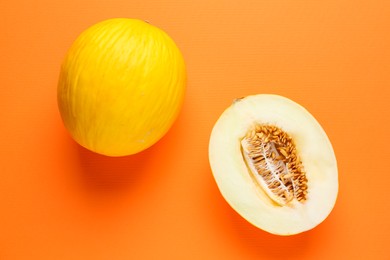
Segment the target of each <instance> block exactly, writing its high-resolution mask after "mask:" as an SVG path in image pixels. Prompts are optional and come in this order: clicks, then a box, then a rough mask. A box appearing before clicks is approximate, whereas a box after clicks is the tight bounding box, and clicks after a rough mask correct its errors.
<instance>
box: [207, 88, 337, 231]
mask: <svg viewBox="0 0 390 260" xmlns="http://www.w3.org/2000/svg"><path fill="white" fill-rule="evenodd" d="M209 161H210V166H211V170H212V172H213V176H214V178H215V181H216V183H217V185H218V188H219V190H220V192H221V193H222V195H223V197H224V198H225V199H226V201H227V202H228V203H229V204H230V205H231V207H232V208H233V209H234V210H236V211H237V212H238V213H239V214H240V215H241V216H242V217H243V218H245V219H246V220H247V221H249V222H250V223H252V224H253V225H255V226H256V227H258V228H260V229H262V230H265V231H267V232H269V233H272V234H277V235H293V234H298V233H301V232H304V231H307V230H310V229H312V228H314V227H315V226H317V225H318V224H320V223H321V222H322V221H324V220H325V219H326V217H327V216H328V215H329V214H330V212H331V211H332V209H333V207H334V205H335V202H336V198H337V194H338V171H337V162H336V157H335V154H334V151H333V148H332V145H331V143H330V141H329V138H328V136H327V135H326V133H325V131H324V130H323V128H322V127H321V126H320V124H319V123H318V122H317V120H316V119H315V118H314V117H313V116H312V115H311V114H310V113H309V112H308V111H307V110H306V109H305V108H303V107H302V106H301V105H299V104H297V103H295V102H294V101H292V100H290V99H288V98H285V97H282V96H278V95H270V94H260V95H253V96H248V97H245V98H241V99H237V100H236V101H234V102H233V104H232V105H231V106H230V107H229V108H227V109H226V110H225V111H224V112H223V113H222V115H221V116H220V118H219V119H218V120H217V122H216V124H215V125H214V128H213V130H212V133H211V136H210V143H209Z"/></svg>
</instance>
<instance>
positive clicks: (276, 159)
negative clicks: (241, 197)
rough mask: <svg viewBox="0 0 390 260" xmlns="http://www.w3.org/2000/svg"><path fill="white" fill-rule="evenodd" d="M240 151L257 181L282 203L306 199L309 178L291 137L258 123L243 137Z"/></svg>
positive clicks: (272, 198)
mask: <svg viewBox="0 0 390 260" xmlns="http://www.w3.org/2000/svg"><path fill="white" fill-rule="evenodd" d="M241 151H242V154H243V157H244V160H245V162H246V164H247V166H248V168H249V172H250V174H251V176H252V178H253V179H254V180H255V182H256V183H257V185H259V186H260V187H261V188H262V189H263V190H264V192H265V193H266V194H267V196H268V197H269V198H270V199H271V200H272V201H274V202H275V203H277V204H278V205H279V206H286V205H289V204H290V203H292V202H293V201H294V200H296V201H299V202H300V203H303V202H304V201H306V199H307V178H306V173H305V171H304V169H303V165H302V162H301V160H300V158H299V156H298V153H297V149H296V146H295V144H294V142H293V139H292V138H291V136H289V135H288V134H287V133H286V132H284V131H283V130H282V129H280V128H279V127H277V126H274V125H266V124H256V125H254V126H253V127H252V128H250V129H249V131H248V132H247V134H246V136H245V137H244V138H243V139H242V140H241Z"/></svg>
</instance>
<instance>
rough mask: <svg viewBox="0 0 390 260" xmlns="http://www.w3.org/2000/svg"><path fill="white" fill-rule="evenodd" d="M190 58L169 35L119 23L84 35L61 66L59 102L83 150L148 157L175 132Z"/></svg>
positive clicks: (97, 26)
mask: <svg viewBox="0 0 390 260" xmlns="http://www.w3.org/2000/svg"><path fill="white" fill-rule="evenodd" d="M186 77H187V76H186V67H185V63H184V58H183V56H182V54H181V52H180V50H179V48H178V47H177V45H176V44H175V42H174V41H173V40H172V39H171V38H170V36H169V35H168V34H167V33H165V32H164V31H163V30H162V29H160V28H158V27H156V26H153V25H151V24H149V23H147V22H144V21H141V20H137V19H127V18H113V19H108V20H105V21H102V22H99V23H97V24H95V25H92V26H91V27H89V28H87V29H86V30H85V31H84V32H82V33H81V34H80V35H79V36H78V38H77V39H76V40H75V42H74V43H73V44H72V46H71V47H70V49H69V50H68V52H67V54H66V56H65V58H64V61H63V63H62V66H61V71H60V76H59V82H58V89H57V93H58V95H57V98H58V107H59V111H60V114H61V117H62V120H63V122H64V125H65V127H66V129H67V130H68V132H69V133H70V134H71V136H72V138H73V139H74V140H75V141H76V142H77V143H79V144H80V145H81V146H83V147H85V148H87V149H89V150H91V151H93V152H96V153H99V154H103V155H107V156H126V155H131V154H135V153H138V152H141V151H143V150H145V149H147V148H148V147H150V146H152V145H153V144H155V143H156V142H157V141H158V140H160V139H161V138H162V137H163V136H164V135H165V134H166V133H167V131H168V130H169V129H170V128H171V126H172V124H173V123H174V121H175V120H176V118H177V116H178V114H179V112H180V109H181V107H182V104H183V101H184V96H185V89H186Z"/></svg>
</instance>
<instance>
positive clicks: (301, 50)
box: [0, 0, 390, 259]
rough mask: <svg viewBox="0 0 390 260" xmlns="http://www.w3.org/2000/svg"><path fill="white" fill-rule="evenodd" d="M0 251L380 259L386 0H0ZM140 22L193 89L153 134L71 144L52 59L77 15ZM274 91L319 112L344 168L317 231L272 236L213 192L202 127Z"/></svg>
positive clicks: (387, 226) (388, 250)
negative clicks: (174, 53) (127, 147)
mask: <svg viewBox="0 0 390 260" xmlns="http://www.w3.org/2000/svg"><path fill="white" fill-rule="evenodd" d="M0 17H1V18H0V21H1V41H0V79H1V84H0V120H1V121H0V138H1V140H0V144H1V145H0V174H1V175H0V176H1V180H0V259H273V258H283V259H355V258H356V259H390V246H389V245H388V244H389V243H388V242H389V238H388V235H389V234H390V210H389V205H390V202H389V189H388V187H389V184H388V179H389V178H388V175H389V166H388V163H389V157H390V152H389V151H390V150H389V149H388V148H387V146H388V144H389V143H390V138H389V134H388V133H389V132H390V125H389V114H390V113H389V112H390V107H389V104H388V101H389V99H390V90H389V89H390V88H389V85H390V67H389V61H390V48H389V46H390V33H389V32H390V1H386V0H383V1H379V0H372V1H352V0H350V1H346V0H341V1H278V0H276V1H245V0H244V1H221V0H217V1H209V0H207V1H206V0H197V1H191V2H190V1H177V0H163V1H150V0H143V1H125V0H112V1H96V0H77V1H76V0H68V1H47V0H36V1H32V0H15V1H2V2H1V4H0ZM112 17H131V18H140V19H144V20H148V21H149V22H151V23H152V24H154V25H157V26H159V27H160V28H163V29H164V30H165V31H167V32H168V33H169V34H170V35H171V37H172V38H173V39H175V41H176V42H177V44H178V45H179V46H180V48H181V49H182V52H183V55H184V56H185V59H186V62H187V68H188V91H187V95H186V101H185V105H184V107H183V109H182V112H181V114H180V117H179V118H178V120H177V121H176V123H175V125H174V126H173V128H172V129H171V130H170V132H169V133H168V134H167V135H166V136H165V137H164V138H163V139H162V140H161V141H160V142H159V143H158V144H156V145H155V146H153V147H152V148H150V149H148V150H147V151H145V152H142V153H140V154H138V155H135V156H131V157H124V158H107V157H103V156H99V155H96V154H92V153H90V152H88V151H86V150H84V149H82V148H80V147H79V146H78V145H77V144H75V143H74V142H73V141H72V139H71V138H70V136H69V134H68V133H67V132H66V131H65V129H64V127H63V124H62V122H61V119H60V116H59V112H58V109H57V103H56V84H57V78H58V74H59V66H60V63H61V60H62V58H63V56H64V55H65V52H66V50H67V48H68V47H69V46H70V45H71V43H72V42H73V40H74V39H75V38H76V37H77V35H78V34H79V33H80V32H81V31H82V30H84V29H85V28H87V27H88V26H90V25H92V24H94V23H96V22H98V21H101V20H103V19H107V18H112ZM254 93H276V94H280V95H284V96H287V97H289V98H291V99H293V100H295V101H297V102H299V103H300V104H302V105H303V106H305V107H306V108H307V109H308V110H309V111H310V112H311V113H312V114H313V115H314V116H315V117H316V118H317V119H318V121H319V122H320V123H321V124H322V126H323V127H324V129H325V130H326V131H327V133H328V136H329V138H330V140H331V141H332V144H333V146H334V149H335V152H336V156H337V159H338V166H339V174H340V176H339V179H340V192H339V197H338V201H337V204H336V206H335V208H334V210H333V212H332V213H331V215H330V216H329V218H328V219H326V221H325V222H323V223H322V224H321V225H320V226H318V227H317V228H315V229H313V230H311V231H309V232H305V233H303V234H300V235H297V236H292V237H278V236H273V235H270V234H267V233H265V232H263V231H261V230H259V229H256V228H254V227H253V226H251V225H250V224H248V223H247V222H246V221H245V220H243V219H242V218H241V217H239V216H238V214H237V213H235V212H234V211H233V210H232V209H231V208H230V206H229V205H228V204H227V203H226V202H225V201H224V199H223V198H222V196H221V195H220V193H219V191H218V189H217V187H216V184H215V182H214V180H213V177H212V174H211V171H210V168H209V163H208V154H207V149H208V140H209V134H210V132H211V129H212V126H213V124H214V123H215V121H216V120H217V118H218V116H219V115H220V113H222V111H223V110H224V109H225V108H226V107H227V106H229V104H230V103H231V101H232V100H233V99H234V98H236V97H241V96H245V95H248V94H254Z"/></svg>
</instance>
